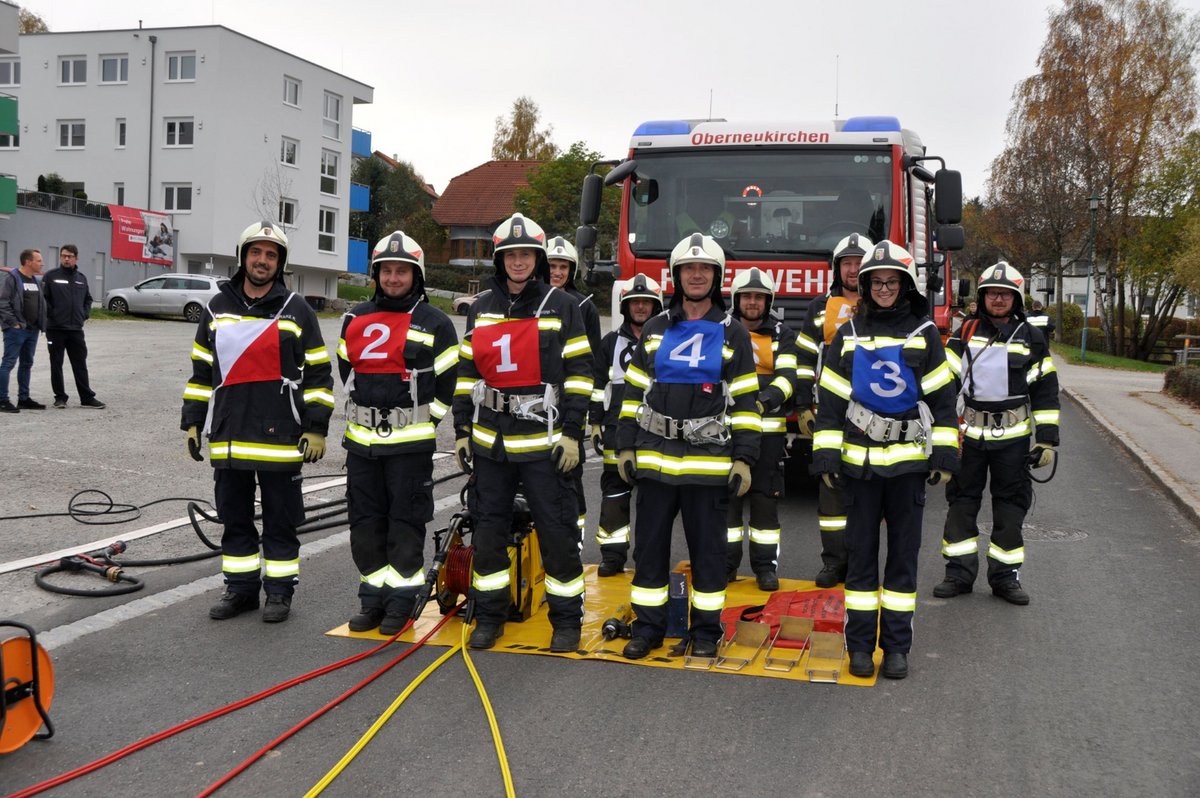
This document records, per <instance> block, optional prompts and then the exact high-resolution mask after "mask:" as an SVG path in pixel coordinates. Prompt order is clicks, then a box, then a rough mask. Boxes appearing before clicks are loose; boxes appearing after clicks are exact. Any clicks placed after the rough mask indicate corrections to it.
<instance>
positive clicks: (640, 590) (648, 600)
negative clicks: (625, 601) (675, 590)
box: [629, 585, 668, 607]
mask: <svg viewBox="0 0 1200 798" xmlns="http://www.w3.org/2000/svg"><path fill="white" fill-rule="evenodd" d="M667 593H668V591H667V586H666V585H663V586H662V587H638V586H637V585H633V586H631V587H630V588H629V600H630V602H632V603H634V604H641V605H642V606H643V607H661V606H662V605H664V604H666V603H667Z"/></svg>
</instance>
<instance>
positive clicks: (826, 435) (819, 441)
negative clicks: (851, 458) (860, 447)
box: [813, 429, 843, 451]
mask: <svg viewBox="0 0 1200 798" xmlns="http://www.w3.org/2000/svg"><path fill="white" fill-rule="evenodd" d="M842 438H843V434H842V431H841V430H840V429H821V430H817V431H816V432H815V433H813V451H816V450H818V449H841V448H842Z"/></svg>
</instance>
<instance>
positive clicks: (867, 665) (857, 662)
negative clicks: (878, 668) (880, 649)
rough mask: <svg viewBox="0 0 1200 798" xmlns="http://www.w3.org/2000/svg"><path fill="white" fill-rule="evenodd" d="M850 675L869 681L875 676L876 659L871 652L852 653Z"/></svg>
mask: <svg viewBox="0 0 1200 798" xmlns="http://www.w3.org/2000/svg"><path fill="white" fill-rule="evenodd" d="M850 675H851V676H859V677H861V678H864V679H869V678H870V677H872V676H874V675H875V659H874V658H873V657H872V656H871V652H870V651H851V652H850Z"/></svg>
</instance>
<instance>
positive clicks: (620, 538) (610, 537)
mask: <svg viewBox="0 0 1200 798" xmlns="http://www.w3.org/2000/svg"><path fill="white" fill-rule="evenodd" d="M596 542H597V543H601V544H603V543H628V542H629V524H626V525H625V526H623V527H621V528H620V529H614V530H613V531H612V532H609V531H608V530H606V529H605V528H604V527H600V528H599V529H597V530H596Z"/></svg>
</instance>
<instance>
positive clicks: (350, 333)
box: [345, 313, 412, 379]
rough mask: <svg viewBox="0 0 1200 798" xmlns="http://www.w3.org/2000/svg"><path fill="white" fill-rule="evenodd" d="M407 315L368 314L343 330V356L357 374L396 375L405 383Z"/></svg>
mask: <svg viewBox="0 0 1200 798" xmlns="http://www.w3.org/2000/svg"><path fill="white" fill-rule="evenodd" d="M411 323H412V314H411V313H368V314H367V315H366V316H357V317H355V318H354V319H353V320H352V321H351V322H350V324H348V325H347V326H346V336H345V340H346V355H347V359H348V360H349V361H350V365H351V366H352V367H353V368H354V370H355V371H356V372H358V373H359V374H399V375H400V376H401V377H403V378H404V379H408V366H407V365H406V364H405V362H404V345H405V344H406V343H408V326H409V324H411Z"/></svg>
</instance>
